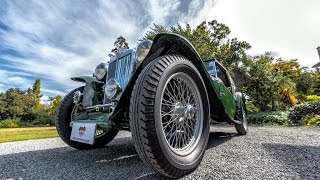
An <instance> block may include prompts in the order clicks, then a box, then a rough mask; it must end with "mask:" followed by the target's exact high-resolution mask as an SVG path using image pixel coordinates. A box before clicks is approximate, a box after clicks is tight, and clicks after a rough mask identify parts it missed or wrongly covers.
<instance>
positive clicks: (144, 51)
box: [135, 40, 153, 63]
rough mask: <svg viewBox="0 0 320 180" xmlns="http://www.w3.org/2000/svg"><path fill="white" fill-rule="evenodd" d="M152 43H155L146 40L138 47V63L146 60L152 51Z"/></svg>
mask: <svg viewBox="0 0 320 180" xmlns="http://www.w3.org/2000/svg"><path fill="white" fill-rule="evenodd" d="M152 43H153V42H152V41H151V40H144V41H142V42H140V43H139V44H138V45H137V47H136V53H135V54H136V57H135V59H136V61H137V62H138V63H141V62H142V61H143V60H144V59H145V58H146V56H147V55H148V53H149V51H150V49H151V46H152Z"/></svg>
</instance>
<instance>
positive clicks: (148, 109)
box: [130, 55, 210, 178]
mask: <svg viewBox="0 0 320 180" xmlns="http://www.w3.org/2000/svg"><path fill="white" fill-rule="evenodd" d="M209 113H210V112H209V104H208V98H207V92H206V88H205V85H204V82H203V80H202V78H201V75H200V73H199V72H198V70H197V68H196V67H195V66H194V65H193V64H192V63H191V62H190V61H189V60H187V59H186V58H185V57H183V56H180V55H165V56H161V57H159V58H157V59H155V60H154V61H153V62H151V63H150V64H148V65H147V66H146V67H145V68H144V69H143V71H142V72H141V74H140V75H139V78H138V80H137V82H136V84H135V86H134V90H133V92H132V97H131V102H130V130H131V132H132V136H133V139H134V142H135V146H136V149H137V151H138V154H139V156H140V157H141V159H142V160H143V161H144V162H145V163H146V164H148V165H149V166H150V167H151V168H153V169H154V170H155V171H157V172H159V173H161V174H163V175H165V176H168V177H172V178H179V177H181V176H184V175H186V174H188V173H190V172H192V171H194V170H195V169H196V168H197V167H198V165H199V164H200V162H201V160H202V157H203V155H204V151H205V147H206V145H207V141H208V136H209Z"/></svg>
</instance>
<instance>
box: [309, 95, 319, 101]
mask: <svg viewBox="0 0 320 180" xmlns="http://www.w3.org/2000/svg"><path fill="white" fill-rule="evenodd" d="M306 100H307V101H308V102H313V101H320V96H317V95H309V96H307V99H306Z"/></svg>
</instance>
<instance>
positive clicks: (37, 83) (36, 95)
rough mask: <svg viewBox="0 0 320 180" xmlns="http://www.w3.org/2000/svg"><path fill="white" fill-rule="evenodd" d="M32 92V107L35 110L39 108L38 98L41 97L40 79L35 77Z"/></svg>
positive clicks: (39, 101)
mask: <svg viewBox="0 0 320 180" xmlns="http://www.w3.org/2000/svg"><path fill="white" fill-rule="evenodd" d="M32 92H33V100H34V102H35V104H34V107H33V109H34V110H35V111H36V110H39V109H40V108H41V100H40V99H41V97H42V94H41V81H40V79H37V80H36V81H35V82H34V84H33V89H32Z"/></svg>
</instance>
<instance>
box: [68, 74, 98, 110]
mask: <svg viewBox="0 0 320 180" xmlns="http://www.w3.org/2000/svg"><path fill="white" fill-rule="evenodd" d="M71 79H72V80H73V81H77V82H82V83H85V86H84V88H83V92H82V94H83V99H82V105H83V106H84V107H90V106H92V105H95V104H98V101H99V100H98V98H97V92H99V91H101V90H102V83H101V82H100V81H98V80H97V79H96V78H95V77H92V76H77V77H72V78H71Z"/></svg>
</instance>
